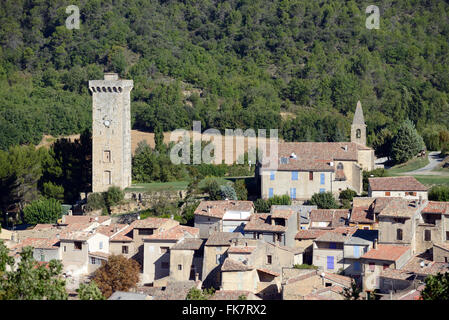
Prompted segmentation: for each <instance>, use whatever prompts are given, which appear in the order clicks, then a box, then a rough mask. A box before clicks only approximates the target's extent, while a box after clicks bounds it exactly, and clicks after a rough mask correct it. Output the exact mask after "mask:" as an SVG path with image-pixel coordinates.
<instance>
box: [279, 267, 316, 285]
mask: <svg viewBox="0 0 449 320" xmlns="http://www.w3.org/2000/svg"><path fill="white" fill-rule="evenodd" d="M300 272H301V274H299V275H296V276H293V277H290V278H288V279H287V280H285V281H284V280H283V281H282V282H283V283H284V284H291V283H295V282H298V281H302V280H305V279H308V278H310V277H314V276H317V275H318V273H317V270H315V269H303V270H300Z"/></svg>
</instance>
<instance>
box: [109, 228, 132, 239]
mask: <svg viewBox="0 0 449 320" xmlns="http://www.w3.org/2000/svg"><path fill="white" fill-rule="evenodd" d="M132 231H133V226H132V225H131V226H127V227H126V228H124V229H122V231H120V232H118V233H116V234H115V235H113V236H112V237H111V238H110V239H109V241H120V242H126V241H133V238H132Z"/></svg>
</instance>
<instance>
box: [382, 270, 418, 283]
mask: <svg viewBox="0 0 449 320" xmlns="http://www.w3.org/2000/svg"><path fill="white" fill-rule="evenodd" d="M380 276H381V277H383V278H389V279H396V280H407V279H408V280H410V279H413V278H414V274H413V273H410V272H404V271H403V270H398V269H393V268H386V269H383V270H382V271H381V273H380Z"/></svg>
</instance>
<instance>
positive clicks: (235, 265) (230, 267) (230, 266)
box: [221, 257, 254, 271]
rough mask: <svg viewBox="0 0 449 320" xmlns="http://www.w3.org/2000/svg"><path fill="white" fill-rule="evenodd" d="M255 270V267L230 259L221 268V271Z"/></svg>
mask: <svg viewBox="0 0 449 320" xmlns="http://www.w3.org/2000/svg"><path fill="white" fill-rule="evenodd" d="M253 269H254V268H253V267H251V266H248V265H246V264H243V263H242V262H240V261H237V260H234V259H231V258H229V257H227V258H226V259H225V261H224V263H223V265H222V266H221V271H249V270H253Z"/></svg>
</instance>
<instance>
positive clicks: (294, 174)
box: [292, 171, 298, 180]
mask: <svg viewBox="0 0 449 320" xmlns="http://www.w3.org/2000/svg"><path fill="white" fill-rule="evenodd" d="M292 180H298V171H292Z"/></svg>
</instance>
